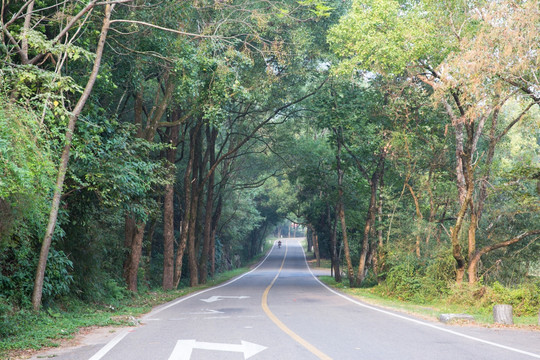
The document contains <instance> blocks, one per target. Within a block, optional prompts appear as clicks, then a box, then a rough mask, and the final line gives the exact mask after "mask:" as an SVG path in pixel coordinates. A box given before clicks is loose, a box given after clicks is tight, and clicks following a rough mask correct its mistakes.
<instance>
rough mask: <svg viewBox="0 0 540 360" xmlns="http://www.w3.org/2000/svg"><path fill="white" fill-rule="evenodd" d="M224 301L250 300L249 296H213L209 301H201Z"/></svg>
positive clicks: (207, 301) (205, 300) (206, 301)
mask: <svg viewBox="0 0 540 360" xmlns="http://www.w3.org/2000/svg"><path fill="white" fill-rule="evenodd" d="M223 299H249V296H221V295H217V296H211V297H209V298H208V299H200V300H201V301H204V302H205V303H213V302H216V301H220V300H223Z"/></svg>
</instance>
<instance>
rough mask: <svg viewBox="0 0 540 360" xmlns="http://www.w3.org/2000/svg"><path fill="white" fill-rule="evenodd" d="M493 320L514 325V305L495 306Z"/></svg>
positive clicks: (497, 322)
mask: <svg viewBox="0 0 540 360" xmlns="http://www.w3.org/2000/svg"><path fill="white" fill-rule="evenodd" d="M493 322H495V323H496V324H504V325H513V324H514V317H513V312H512V305H495V306H493Z"/></svg>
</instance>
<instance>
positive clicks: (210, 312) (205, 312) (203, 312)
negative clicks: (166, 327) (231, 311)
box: [187, 309, 224, 315]
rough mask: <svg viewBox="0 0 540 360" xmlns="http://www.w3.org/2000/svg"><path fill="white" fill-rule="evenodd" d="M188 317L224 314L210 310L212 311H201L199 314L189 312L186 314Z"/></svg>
mask: <svg viewBox="0 0 540 360" xmlns="http://www.w3.org/2000/svg"><path fill="white" fill-rule="evenodd" d="M187 314H189V315H212V314H224V312H223V311H218V310H212V309H203V310H201V312H191V313H187Z"/></svg>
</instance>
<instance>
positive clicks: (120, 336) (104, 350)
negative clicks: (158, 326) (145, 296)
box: [88, 244, 307, 360]
mask: <svg viewBox="0 0 540 360" xmlns="http://www.w3.org/2000/svg"><path fill="white" fill-rule="evenodd" d="M274 245H275V244H274ZM273 250H274V247H272V249H270V251H269V252H268V254H266V256H265V258H264V259H263V260H262V261H261V262H260V263H259V265H257V266H256V267H254V268H253V269H251V270H250V271H248V272H247V273H244V274H242V275H240V276H237V277H235V278H234V279H232V280H229V281H227V282H226V283H224V284H221V285H218V286H214V287H211V288H208V289H205V290H201V291H198V292H196V293H194V294H191V295H189V296H185V297H182V298H180V299H178V300H176V301H174V302H172V303H170V304H168V305H165V306H163V307H161V308H158V309H156V310H154V311H151V312H149V313H148V314H146V315H145V316H143V317H142V319H144V320H148V319H147V318H149V317H151V316H154V315H156V314H157V313H159V312H161V311H163V310H165V309H168V308H170V307H173V306H175V305H178V304H180V303H181V302H184V301H186V300H188V299H191V298H194V297H195V296H199V295H201V294H204V293H206V292H208V291H212V290H215V289H219V288H222V287H224V286H227V285H230V284H232V283H233V282H235V281H238V280H240V279H241V278H243V277H244V276H246V275H249V274H251V273H252V272H254V271H255V270H257V269H258V268H259V267H260V266H261V265H262V264H264V262H265V261H266V259H268V257H269V256H270V254H271V253H272V251H273ZM304 259H305V255H304ZM306 264H307V263H306ZM128 333H129V332H128V331H124V332H122V333H120V334H118V335H117V336H116V337H115V338H114V339H112V340H111V341H109V342H108V343H107V344H106V345H105V346H104V347H102V348H101V349H100V350H99V351H98V352H97V353H95V354H94V356H92V357H91V358H90V359H88V360H100V359H101V358H103V356H105V354H107V353H108V352H109V351H111V349H112V348H113V347H115V346H116V345H117V344H118V343H119V342H120V341H122V339H123V338H124V337H125V336H126V335H127V334H128Z"/></svg>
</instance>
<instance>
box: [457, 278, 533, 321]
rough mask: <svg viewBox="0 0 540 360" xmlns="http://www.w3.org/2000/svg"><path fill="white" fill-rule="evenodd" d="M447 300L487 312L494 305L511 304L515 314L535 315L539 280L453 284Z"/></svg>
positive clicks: (489, 311)
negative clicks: (486, 283)
mask: <svg viewBox="0 0 540 360" xmlns="http://www.w3.org/2000/svg"><path fill="white" fill-rule="evenodd" d="M447 301H448V302H449V303H458V304H461V305H465V306H471V307H475V308H480V309H483V311H485V312H486V313H488V314H489V313H491V312H492V309H493V306H494V305H497V304H507V305H512V309H513V314H514V315H515V316H535V315H537V314H538V308H539V307H540V282H539V281H538V280H536V281H527V282H525V283H523V284H521V285H517V286H512V287H505V286H503V285H501V284H500V283H499V282H495V283H493V284H492V285H491V286H487V285H482V284H477V285H468V284H464V285H463V286H453V287H452V291H451V293H450V295H449V296H448V298H447Z"/></svg>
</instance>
